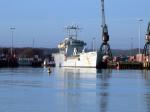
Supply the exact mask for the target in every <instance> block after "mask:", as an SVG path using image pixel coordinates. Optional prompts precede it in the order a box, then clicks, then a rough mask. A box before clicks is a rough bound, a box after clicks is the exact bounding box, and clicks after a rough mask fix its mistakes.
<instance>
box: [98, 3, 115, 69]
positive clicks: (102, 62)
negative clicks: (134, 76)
mask: <svg viewBox="0 0 150 112" xmlns="http://www.w3.org/2000/svg"><path fill="white" fill-rule="evenodd" d="M101 11H102V25H101V27H102V44H101V46H100V49H99V51H98V53H97V68H105V67H106V65H107V61H108V60H111V59H112V53H111V49H110V45H109V43H108V41H109V34H108V27H107V25H106V19H105V9H104V0H101Z"/></svg>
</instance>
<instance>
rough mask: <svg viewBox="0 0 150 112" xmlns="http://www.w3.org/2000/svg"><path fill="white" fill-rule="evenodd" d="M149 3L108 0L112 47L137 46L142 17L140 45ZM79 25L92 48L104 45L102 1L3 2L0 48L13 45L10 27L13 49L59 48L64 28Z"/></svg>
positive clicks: (0, 3) (147, 0) (149, 18)
mask: <svg viewBox="0 0 150 112" xmlns="http://www.w3.org/2000/svg"><path fill="white" fill-rule="evenodd" d="M149 4H150V0H105V11H106V22H107V24H108V28H109V35H110V42H109V43H110V45H111V48H121V49H129V48H130V46H131V38H133V46H134V47H138V25H139V22H138V21H137V19H138V18H142V19H143V22H142V26H141V28H142V30H141V46H142V48H143V47H144V42H145V40H144V38H145V37H144V36H145V33H146V28H147V23H148V22H149V21H150V14H149V10H150V8H149ZM70 24H78V25H79V26H80V27H81V28H82V30H81V31H80V33H79V38H80V39H82V40H84V41H86V42H87V44H88V48H90V47H91V43H92V38H93V37H94V38H96V46H97V47H99V46H100V43H101V40H102V39H101V28H100V25H101V10H100V0H0V46H2V47H3V46H7V47H9V46H11V31H10V27H15V28H16V29H15V31H14V44H15V45H14V46H15V47H25V46H26V47H31V46H32V43H33V42H32V41H33V39H34V40H35V47H48V48H51V47H57V44H58V43H59V42H60V41H61V40H62V39H63V38H64V37H65V35H66V31H65V29H64V27H65V26H67V25H70Z"/></svg>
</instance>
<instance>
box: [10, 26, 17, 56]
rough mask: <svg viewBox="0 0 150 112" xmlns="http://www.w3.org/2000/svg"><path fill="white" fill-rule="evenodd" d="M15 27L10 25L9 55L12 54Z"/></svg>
mask: <svg viewBox="0 0 150 112" xmlns="http://www.w3.org/2000/svg"><path fill="white" fill-rule="evenodd" d="M15 29H16V28H15V27H11V28H10V30H11V55H13V41H14V40H13V38H14V30H15Z"/></svg>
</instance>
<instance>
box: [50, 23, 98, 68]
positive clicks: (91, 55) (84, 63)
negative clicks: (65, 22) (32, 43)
mask: <svg viewBox="0 0 150 112" xmlns="http://www.w3.org/2000/svg"><path fill="white" fill-rule="evenodd" d="M66 29H67V31H68V36H67V37H66V38H65V39H64V40H63V41H62V42H61V43H59V45H58V48H59V53H55V54H53V57H54V60H55V64H56V66H59V67H92V68H95V67H96V61H97V51H90V52H85V46H86V43H85V42H84V41H82V40H79V39H78V38H77V32H78V30H79V27H78V26H77V25H72V26H68V27H67V28H66Z"/></svg>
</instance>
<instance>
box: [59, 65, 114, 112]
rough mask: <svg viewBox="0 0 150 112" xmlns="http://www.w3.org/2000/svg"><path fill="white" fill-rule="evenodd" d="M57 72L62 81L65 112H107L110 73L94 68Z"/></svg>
mask: <svg viewBox="0 0 150 112" xmlns="http://www.w3.org/2000/svg"><path fill="white" fill-rule="evenodd" d="M58 71H59V75H61V76H62V78H63V80H64V83H63V88H64V89H65V91H64V93H63V95H64V97H65V107H66V108H65V109H66V110H65V111H67V112H78V111H85V112H89V111H92V112H99V111H100V112H106V111H107V105H108V97H109V93H108V87H109V78H110V73H111V71H109V70H102V71H97V70H96V69H95V68H59V70H58ZM95 107H96V108H95Z"/></svg>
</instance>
